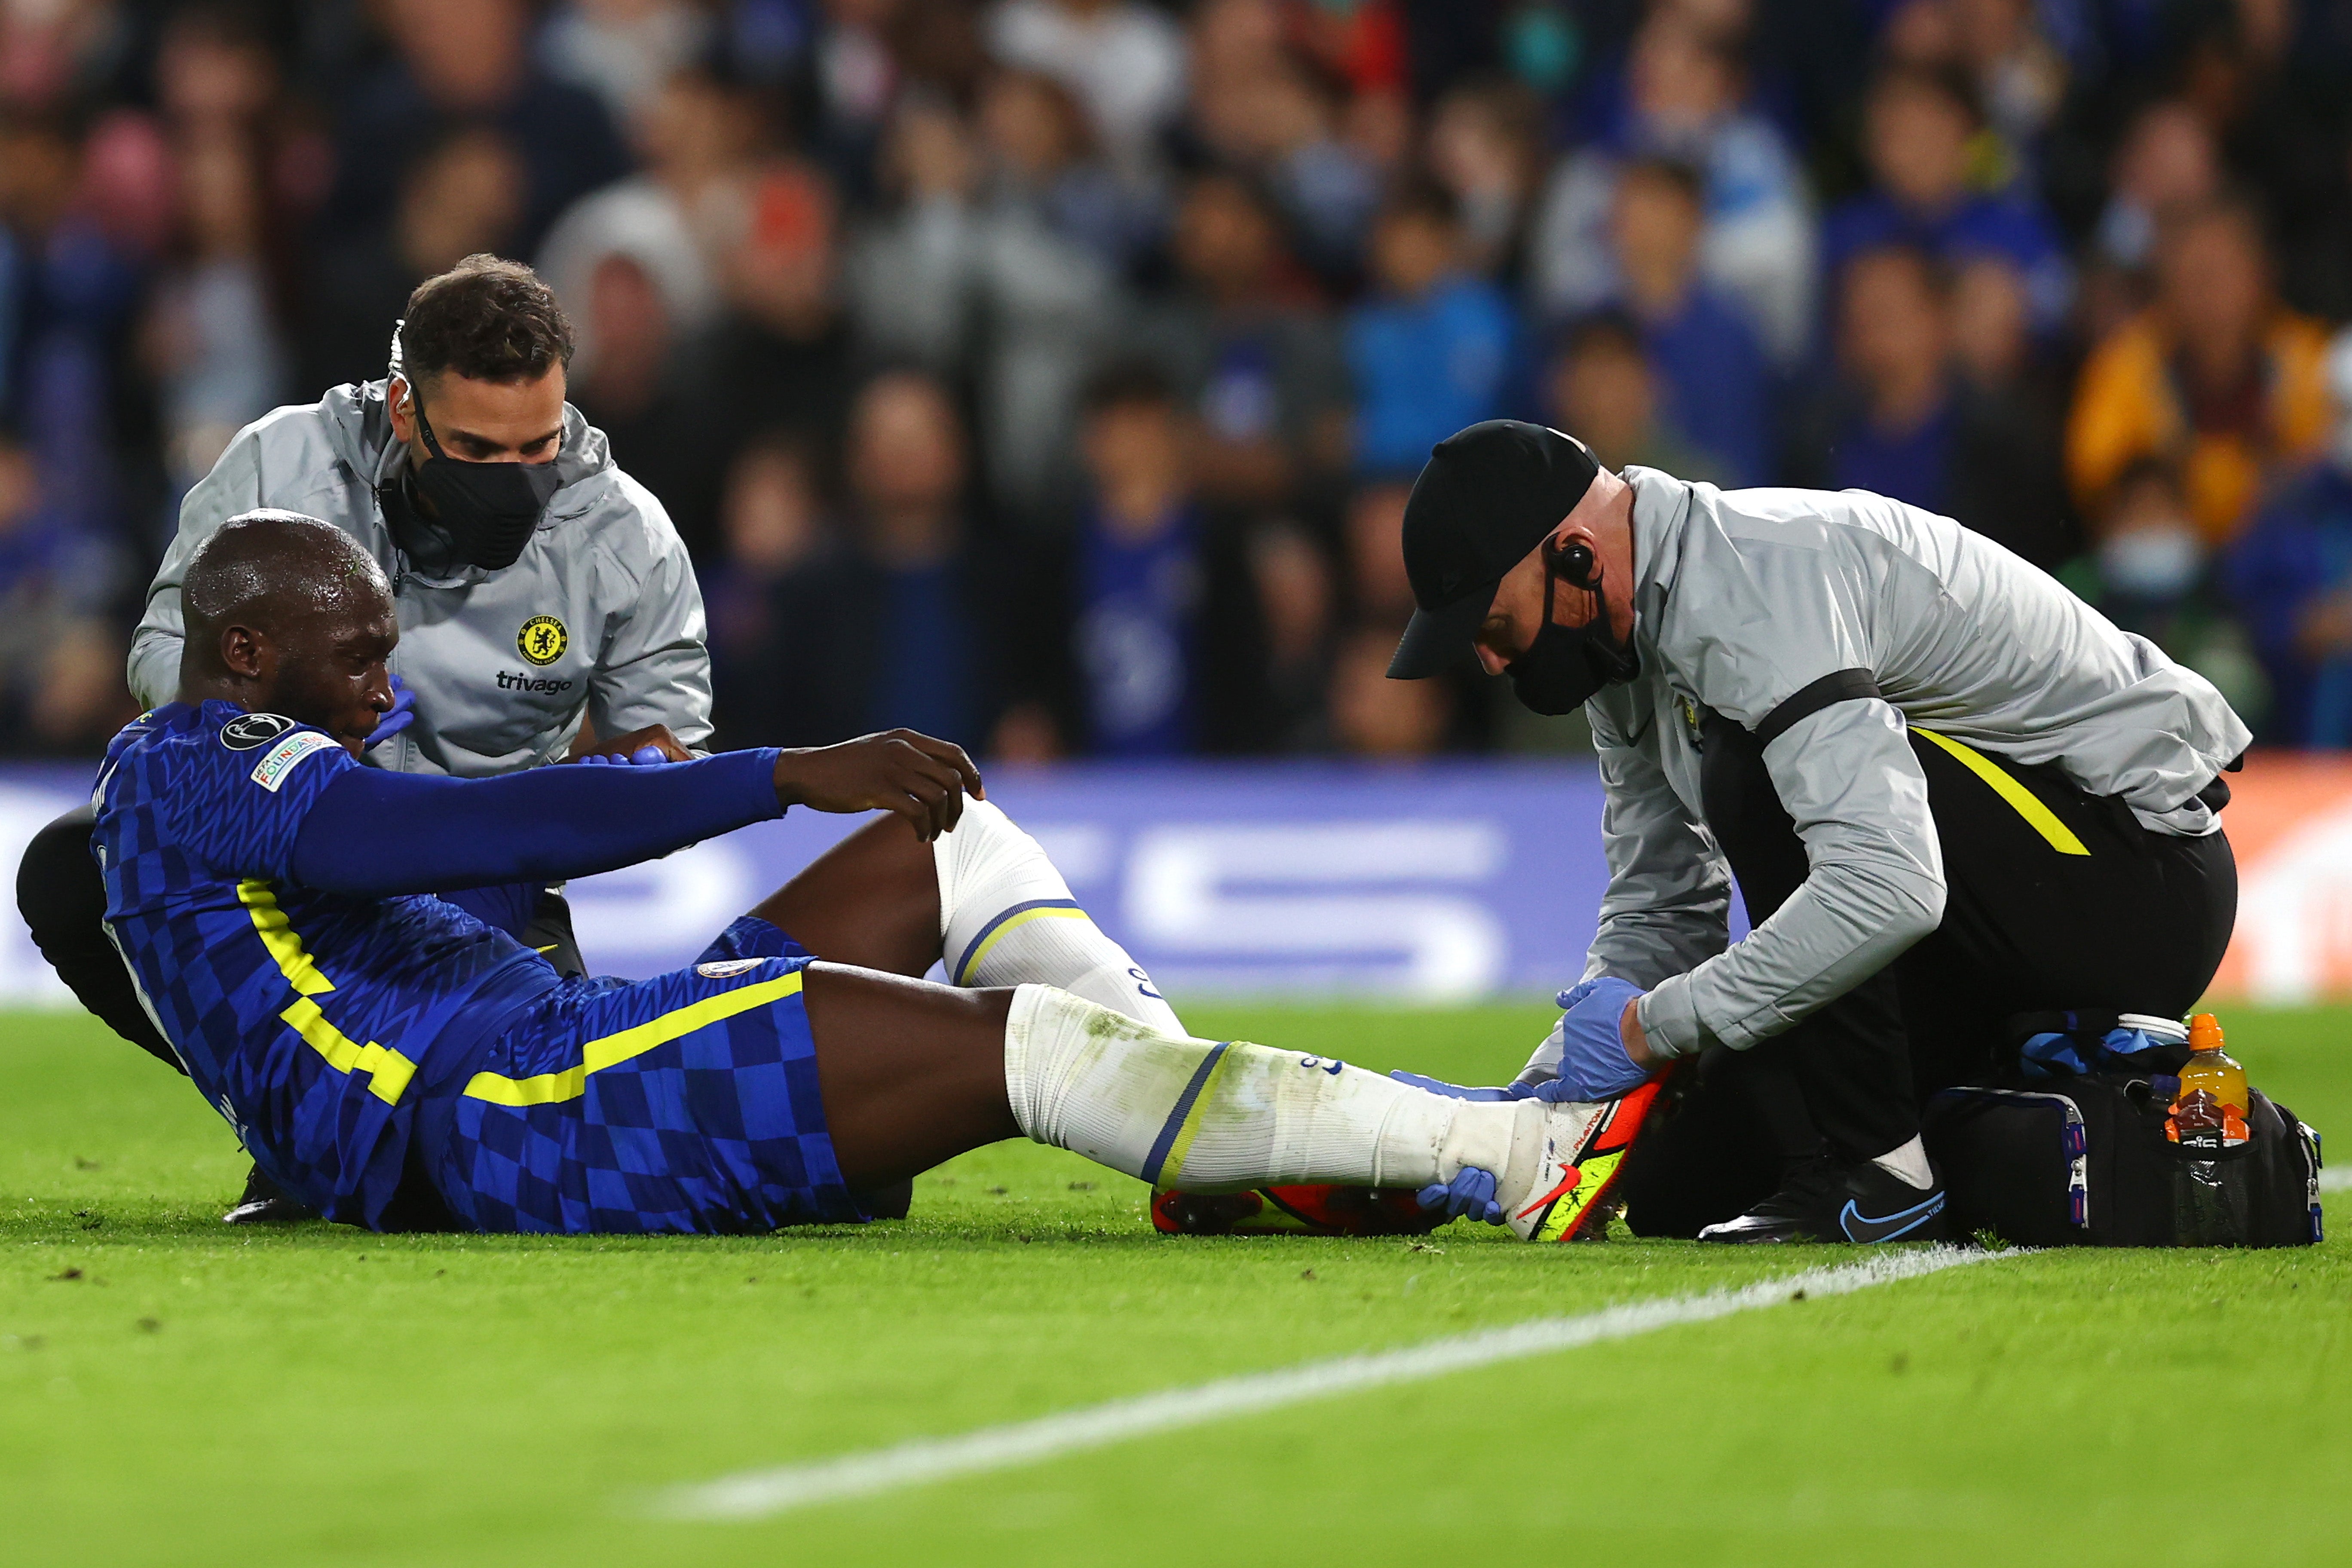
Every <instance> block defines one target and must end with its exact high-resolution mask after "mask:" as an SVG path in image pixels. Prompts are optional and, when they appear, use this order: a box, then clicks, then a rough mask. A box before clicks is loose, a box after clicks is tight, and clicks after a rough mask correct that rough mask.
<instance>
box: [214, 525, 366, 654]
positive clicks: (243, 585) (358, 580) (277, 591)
mask: <svg viewBox="0 0 2352 1568" xmlns="http://www.w3.org/2000/svg"><path fill="white" fill-rule="evenodd" d="M358 594H369V595H381V596H382V597H383V598H384V599H385V600H386V601H387V602H389V600H390V598H391V595H392V587H391V584H389V583H388V582H387V581H386V580H385V577H384V574H383V565H382V563H379V562H378V561H377V560H376V559H375V557H374V556H373V555H370V554H369V553H368V552H367V550H366V549H365V547H363V546H362V544H361V543H360V542H359V541H357V540H355V539H353V538H352V536H351V535H350V534H348V533H346V532H344V531H342V530H341V529H340V528H337V527H336V526H335V525H334V524H332V523H331V522H326V521H321V520H320V519H318V518H315V517H310V516H308V515H306V514H304V513H302V512H299V511H287V510H282V509H280V508H278V507H256V508H255V509H254V510H251V511H244V512H239V513H238V514H237V515H236V516H235V517H232V518H230V519H229V520H228V521H226V522H224V523H222V524H221V525H220V527H218V528H217V529H215V530H214V531H213V532H212V533H211V534H210V535H209V536H208V537H207V538H206V539H205V542H203V543H202V544H200V545H198V546H197V547H196V552H195V554H194V556H193V557H192V558H190V560H189V562H188V570H187V574H186V575H185V576H184V577H183V578H182V579H181V584H180V606H181V613H182V614H183V616H184V617H185V618H186V621H187V629H188V632H189V637H188V646H189V647H191V648H195V647H200V646H201V645H202V644H203V643H204V642H205V638H206V637H213V636H216V635H217V634H218V632H219V630H220V628H221V627H222V626H226V625H227V624H228V623H229V622H230V621H231V620H233V619H240V618H251V619H253V620H255V621H256V622H257V624H260V625H263V626H270V625H274V624H275V623H276V621H277V620H278V617H279V616H284V615H287V614H289V613H292V612H298V611H300V610H304V609H309V608H312V607H316V606H318V605H327V604H338V603H345V604H347V603H349V602H350V601H351V599H352V596H353V595H358Z"/></svg>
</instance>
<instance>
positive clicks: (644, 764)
mask: <svg viewBox="0 0 2352 1568" xmlns="http://www.w3.org/2000/svg"><path fill="white" fill-rule="evenodd" d="M579 760H580V761H581V762H583V763H594V764H595V765H596V766H598V767H608V768H649V767H652V766H654V765H655V764H656V763H666V762H667V761H669V756H668V754H667V752H664V751H663V750H662V749H661V748H660V747H659V746H639V747H638V748H637V749H636V750H635V751H634V752H630V753H629V754H628V755H627V756H625V757H615V756H612V755H609V754H608V753H606V752H589V753H588V754H587V755H586V756H583V757H582V758H580V759H579Z"/></svg>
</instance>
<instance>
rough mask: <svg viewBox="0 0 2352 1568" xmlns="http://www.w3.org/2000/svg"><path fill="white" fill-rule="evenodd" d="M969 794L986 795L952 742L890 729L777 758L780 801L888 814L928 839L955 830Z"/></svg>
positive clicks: (974, 771) (975, 772) (967, 760)
mask: <svg viewBox="0 0 2352 1568" xmlns="http://www.w3.org/2000/svg"><path fill="white" fill-rule="evenodd" d="M967 792H969V793H970V794H971V795H973V796H974V797H976V798H979V799H983V800H984V799H986V798H987V796H986V795H984V794H983V793H982V789H981V784H980V770H979V769H978V768H975V767H973V766H972V765H971V758H970V757H968V756H966V755H964V752H963V748H962V747H961V746H959V745H956V744H955V743H953V742H949V741H940V740H934V739H932V738H931V737H930V736H929V735H919V734H917V733H916V732H915V731H912V730H886V731H882V732H881V733H879V734H874V735H861V736H859V737H858V738H857V739H856V740H855V741H844V742H841V743H840V744H839V745H835V746H811V747H804V748H801V749H797V750H793V751H787V752H784V753H783V754H782V756H780V757H778V758H777V759H776V798H777V799H779V800H781V801H782V802H783V803H784V804H785V805H805V806H809V807H811V808H812V809H814V810H817V811H890V812H896V813H898V815H899V816H903V817H905V818H906V819H907V820H908V823H910V824H911V825H912V826H913V827H914V829H915V832H916V834H917V835H918V836H919V837H921V838H923V839H926V840H929V839H933V838H937V837H939V836H940V834H942V833H946V832H948V831H950V829H952V828H953V827H954V826H955V825H956V823H957V821H958V820H959V819H961V817H962V816H963V797H964V795H965V794H966V793H967Z"/></svg>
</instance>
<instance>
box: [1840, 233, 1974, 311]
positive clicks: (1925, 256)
mask: <svg viewBox="0 0 2352 1568" xmlns="http://www.w3.org/2000/svg"><path fill="white" fill-rule="evenodd" d="M1876 261H1894V262H1899V263H1901V264H1903V265H1904V266H1906V267H1908V268H1911V270H1912V271H1913V272H1914V273H1916V275H1917V276H1918V279H1919V285H1920V287H1921V288H1923V289H1926V290H1927V294H1928V296H1929V297H1930V298H1932V299H1934V300H1939V301H1941V300H1949V299H1950V298H1951V296H1952V269H1951V268H1950V267H1948V265H1946V264H1945V262H1944V261H1943V260H1942V259H1941V258H1938V257H1937V256H1934V255H1932V254H1931V253H1929V252H1927V251H1926V250H1923V249H1921V248H1920V247H1918V246H1916V245H1912V244H1909V243H1907V242H1906V241H1903V240H1895V241H1891V242H1889V243H1887V244H1885V245H1874V246H1871V247H1867V248H1866V249H1863V250H1858V251H1855V252H1854V253H1853V255H1852V256H1849V257H1847V258H1846V260H1845V265H1844V267H1843V268H1841V269H1840V271H1839V273H1838V295H1839V297H1840V298H1841V299H1843V297H1844V294H1845V290H1846V287H1847V285H1848V284H1849V283H1850V282H1851V281H1852V280H1853V274H1854V271H1855V269H1856V268H1861V267H1863V266H1864V265H1865V264H1867V263H1870V262H1876Z"/></svg>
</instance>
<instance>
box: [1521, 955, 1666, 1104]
mask: <svg viewBox="0 0 2352 1568" xmlns="http://www.w3.org/2000/svg"><path fill="white" fill-rule="evenodd" d="M1642 996H1643V991H1642V988H1641V987H1640V986H1638V985H1636V984H1633V982H1632V981H1630V980H1618V979H1615V978H1613V977H1612V976H1608V975H1603V976H1601V978H1600V979H1598V980H1587V981H1584V982H1583V983H1582V984H1578V985H1576V986H1573V987H1571V988H1570V989H1569V990H1566V991H1563V992H1561V993H1560V994H1559V1005H1561V1006H1562V1007H1565V1008H1567V1009H1568V1011H1566V1012H1564V1013H1562V1014H1561V1015H1560V1016H1559V1028H1557V1029H1556V1030H1554V1031H1553V1033H1554V1034H1555V1035H1556V1036H1558V1037H1559V1064H1558V1068H1557V1071H1558V1073H1559V1076H1558V1077H1557V1078H1555V1079H1552V1080H1551V1081H1550V1082H1549V1083H1539V1084H1537V1085H1535V1086H1534V1094H1535V1097H1536V1098H1537V1099H1538V1100H1550V1101H1554V1102H1558V1101H1559V1100H1609V1099H1612V1098H1613V1097H1615V1096H1617V1095H1621V1094H1624V1093H1626V1092H1627V1091H1629V1090H1631V1089H1639V1088H1640V1087H1641V1086H1642V1085H1643V1083H1644V1082H1645V1081H1647V1079H1649V1076H1650V1071H1651V1068H1653V1067H1654V1066H1656V1065H1657V1061H1656V1058H1654V1056H1652V1054H1651V1052H1650V1048H1649V1042H1648V1041H1647V1040H1646V1039H1644V1038H1643V1036H1642V1016H1641V1012H1640V1004H1641V1000H1642ZM1637 1053H1638V1054H1637Z"/></svg>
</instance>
